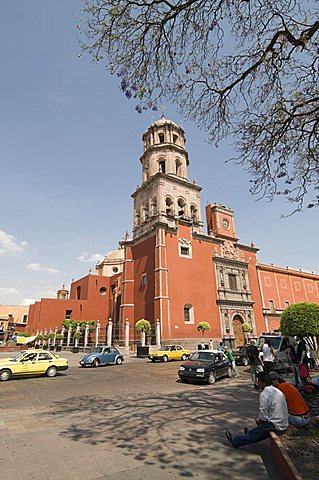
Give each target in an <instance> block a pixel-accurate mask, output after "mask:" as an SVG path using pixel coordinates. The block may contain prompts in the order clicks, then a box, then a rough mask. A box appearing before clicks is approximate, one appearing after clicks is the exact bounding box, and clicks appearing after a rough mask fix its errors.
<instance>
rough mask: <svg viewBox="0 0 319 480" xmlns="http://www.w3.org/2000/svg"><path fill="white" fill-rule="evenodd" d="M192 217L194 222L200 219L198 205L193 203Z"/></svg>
mask: <svg viewBox="0 0 319 480" xmlns="http://www.w3.org/2000/svg"><path fill="white" fill-rule="evenodd" d="M191 218H192V220H193V221H194V222H197V220H198V212H197V208H196V205H191Z"/></svg>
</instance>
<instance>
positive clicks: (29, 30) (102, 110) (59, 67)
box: [0, 0, 319, 305]
mask: <svg viewBox="0 0 319 480" xmlns="http://www.w3.org/2000/svg"><path fill="white" fill-rule="evenodd" d="M80 8H81V1H80V0H67V1H65V0H28V1H27V2H26V1H25V2H21V1H18V0H10V2H1V3H0V22H1V29H0V40H1V41H0V54H1V76H0V92H1V93H0V164H1V202H0V303H3V304H11V305H13V304H21V303H23V302H25V301H26V299H40V298H41V297H54V296H55V294H56V291H57V289H58V288H59V287H60V286H61V285H62V284H66V285H67V286H69V284H70V282H71V280H72V278H80V277H82V276H84V275H86V274H87V273H88V271H89V269H90V268H91V269H92V271H94V265H95V259H96V258H98V256H101V255H105V253H107V252H109V251H111V250H114V249H116V248H117V243H118V240H119V239H121V238H122V237H123V235H124V233H125V231H126V230H129V232H131V230H132V216H133V215H132V206H133V203H132V202H133V201H132V199H131V193H132V192H133V191H134V190H135V187H136V185H138V184H141V170H140V162H139V157H140V156H141V155H142V141H141V137H142V134H143V132H144V131H145V130H146V129H147V128H148V126H149V125H150V124H151V123H152V121H154V120H156V119H157V118H158V117H159V116H160V114H156V112H155V115H154V113H151V112H146V113H143V114H142V115H139V114H137V113H136V112H135V110H134V107H135V103H134V101H128V100H127V99H126V98H125V97H124V96H123V95H122V93H121V91H120V89H119V88H118V85H117V78H114V77H111V76H109V75H108V74H107V73H106V72H105V69H104V68H103V65H102V64H101V65H97V64H93V63H92V62H91V59H90V58H89V57H87V56H83V57H80V58H79V54H80V53H81V52H80V46H79V40H78V37H77V36H78V31H77V29H76V25H77V23H78V18H79V17H80V16H81V14H80ZM165 106H166V117H167V118H170V119H172V120H174V121H175V122H176V123H178V124H182V126H183V128H184V129H185V132H186V137H187V149H188V152H189V155H190V168H189V178H190V180H193V178H196V181H197V183H198V184H199V185H201V186H202V187H203V191H202V197H201V204H202V213H203V214H204V207H205V205H206V203H207V202H209V203H214V202H216V203H222V204H224V205H226V206H228V207H230V208H233V209H234V211H235V225H236V231H237V234H238V236H239V239H240V242H242V243H249V244H250V242H251V240H253V241H254V242H255V245H256V246H257V247H258V248H260V252H259V256H258V258H259V261H260V262H265V263H270V262H273V263H274V264H275V265H280V266H290V267H291V268H298V269H299V268H301V269H305V270H308V271H312V270H313V271H315V272H317V273H319V261H318V256H317V254H316V251H317V238H318V234H319V224H318V210H309V211H306V212H303V213H301V214H297V215H294V216H293V217H289V218H286V219H281V218H280V214H281V213H287V212H288V209H289V207H288V206H287V205H285V204H284V203H283V202H282V201H281V200H280V199H278V200H277V201H276V202H274V203H271V204H270V203H267V202H266V200H260V201H256V198H255V197H253V196H251V195H250V194H249V193H248V188H249V178H248V176H247V175H246V174H245V172H244V171H242V170H241V168H240V167H236V166H234V165H230V164H225V160H226V159H227V158H229V157H230V156H231V154H232V147H231V145H229V144H227V143H226V142H225V143H224V144H223V145H221V146H220V147H219V148H216V147H212V146H210V145H208V143H207V142H206V140H205V135H204V133H203V132H201V131H200V130H199V129H198V128H197V127H196V126H195V125H194V124H192V123H191V122H185V121H184V122H183V121H182V119H181V117H180V116H179V114H177V113H176V111H175V109H174V107H173V106H170V105H165ZM152 115H154V116H152Z"/></svg>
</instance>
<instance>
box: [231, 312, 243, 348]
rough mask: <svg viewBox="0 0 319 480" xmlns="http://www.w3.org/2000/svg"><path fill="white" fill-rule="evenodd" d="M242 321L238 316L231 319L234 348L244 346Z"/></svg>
mask: <svg viewBox="0 0 319 480" xmlns="http://www.w3.org/2000/svg"><path fill="white" fill-rule="evenodd" d="M243 322H244V321H243V319H242V317H241V316H240V315H235V316H234V318H233V332H234V337H235V347H237V346H238V345H244V344H245V335H244V332H243V329H242V324H243Z"/></svg>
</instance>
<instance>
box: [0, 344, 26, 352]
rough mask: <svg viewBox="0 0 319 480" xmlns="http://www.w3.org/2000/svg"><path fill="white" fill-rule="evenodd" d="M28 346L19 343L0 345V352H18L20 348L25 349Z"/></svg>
mask: <svg viewBox="0 0 319 480" xmlns="http://www.w3.org/2000/svg"><path fill="white" fill-rule="evenodd" d="M27 349H28V347H27V346H26V345H24V346H22V345H19V346H17V347H2V346H0V352H20V351H21V350H27Z"/></svg>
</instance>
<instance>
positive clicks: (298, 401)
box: [269, 372, 310, 427]
mask: <svg viewBox="0 0 319 480" xmlns="http://www.w3.org/2000/svg"><path fill="white" fill-rule="evenodd" d="M269 375H270V377H271V379H272V383H273V386H274V387H276V388H278V390H280V391H281V392H282V393H283V394H284V395H285V398H286V402H287V408H288V413H289V415H288V422H289V423H291V425H295V427H304V426H305V425H308V423H310V413H309V408H308V406H307V404H306V402H305V401H304V399H303V396H302V395H301V393H300V392H299V391H298V390H297V389H296V387H294V386H293V385H291V384H290V383H286V382H285V380H284V379H283V378H281V376H280V375H278V373H277V372H270V374H269Z"/></svg>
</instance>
